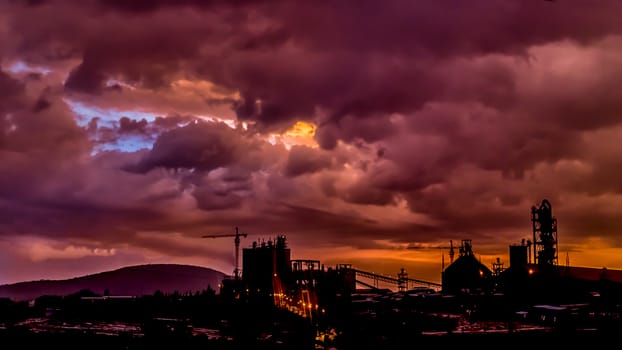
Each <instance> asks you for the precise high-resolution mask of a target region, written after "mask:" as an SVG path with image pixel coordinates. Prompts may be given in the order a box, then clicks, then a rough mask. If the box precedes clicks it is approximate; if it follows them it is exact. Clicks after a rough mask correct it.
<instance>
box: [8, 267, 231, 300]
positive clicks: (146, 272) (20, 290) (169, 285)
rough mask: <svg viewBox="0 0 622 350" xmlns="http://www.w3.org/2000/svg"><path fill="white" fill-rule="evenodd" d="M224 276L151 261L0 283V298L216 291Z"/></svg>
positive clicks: (213, 272)
mask: <svg viewBox="0 0 622 350" xmlns="http://www.w3.org/2000/svg"><path fill="white" fill-rule="evenodd" d="M225 276H226V275H225V274H224V273H222V272H220V271H216V270H213V269H210V268H205V267H200V266H192V265H178V264H150V265H136V266H128V267H123V268H120V269H117V270H112V271H106V272H100V273H96V274H91V275H85V276H81V277H75V278H71V279H65V280H39V281H28V282H19V283H13V284H5V285H0V297H3V298H10V299H13V300H32V299H35V298H37V297H39V296H42V295H60V296H64V295H69V294H73V293H76V292H78V291H80V290H83V289H90V290H91V291H93V292H95V293H97V294H101V295H103V294H104V292H105V291H106V290H107V291H108V293H109V295H124V296H127V295H131V296H141V295H146V294H153V293H154V292H155V291H157V290H159V291H161V292H163V293H173V292H175V291H177V292H179V293H187V292H196V291H201V290H204V289H206V288H207V287H208V286H210V287H211V288H213V289H215V290H218V284H219V283H220V282H221V281H222V279H223V278H224V277H225Z"/></svg>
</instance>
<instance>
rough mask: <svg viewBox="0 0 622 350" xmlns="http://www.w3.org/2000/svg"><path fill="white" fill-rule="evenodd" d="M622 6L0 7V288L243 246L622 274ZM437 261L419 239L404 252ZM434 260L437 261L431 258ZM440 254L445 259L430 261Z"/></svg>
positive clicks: (217, 254) (419, 266)
mask: <svg viewBox="0 0 622 350" xmlns="http://www.w3.org/2000/svg"><path fill="white" fill-rule="evenodd" d="M620 13H622V2H620V1H618V0H603V1H598V2H590V1H584V0H565V1H556V2H550V1H541V0H540V1H538V0H533V1H527V0H507V1H497V2H491V1H488V0H473V1H469V3H468V4H466V3H462V2H460V1H454V0H438V1H425V2H413V1H405V0H391V1H386V2H383V1H323V0H320V1H311V2H307V1H266V2H263V1H250V0H244V1H234V2H228V1H199V0H187V1H186V0H184V1H168V0H155V1H143V0H136V1H118V0H86V1H81V0H42V1H21V0H17V1H9V2H2V3H0V284H5V283H14V282H20V281H26V280H39V279H61V278H71V277H76V276H79V275H84V274H90V273H96V272H101V271H105V270H110V269H115V268H119V267H122V266H127V265H136V264H148V263H183V264H192V265H200V266H205V267H210V268H214V269H217V270H220V271H222V272H225V273H228V274H230V273H231V272H232V271H233V268H234V266H233V265H234V249H233V239H228V238H226V239H214V240H211V239H210V240H205V239H201V236H202V235H206V234H224V233H232V232H233V231H234V228H235V227H236V226H239V227H240V228H241V229H242V230H243V231H245V232H247V233H248V234H249V236H248V238H245V239H243V240H242V243H241V247H242V248H245V247H248V246H250V244H251V242H252V241H253V240H256V239H262V238H265V239H269V238H273V237H276V236H277V235H286V236H287V240H288V244H289V247H290V248H291V250H292V258H293V259H315V260H320V261H321V262H322V263H324V264H326V265H327V266H330V265H334V264H340V263H346V264H353V265H355V266H357V267H359V268H361V269H364V270H366V271H374V272H376V273H382V274H386V275H396V274H397V273H398V271H399V269H400V268H405V269H406V271H407V272H408V273H409V276H410V277H411V278H419V279H423V280H429V281H432V282H438V281H440V271H441V269H442V264H443V261H444V264H445V266H446V265H447V264H449V263H450V260H449V257H448V251H447V250H446V249H438V248H435V247H440V246H445V245H447V244H449V241H450V240H452V241H453V243H454V244H455V245H459V244H460V241H461V240H462V239H471V240H472V242H473V250H474V253H475V254H476V256H477V257H478V258H480V259H481V261H482V262H483V263H484V264H486V265H487V266H491V264H492V262H493V261H494V260H495V259H496V258H497V257H499V258H500V259H501V261H502V262H504V264H505V266H506V267H507V266H508V264H509V258H508V246H509V245H510V244H516V243H519V242H520V241H521V239H531V235H532V231H531V221H530V219H531V218H530V210H531V207H532V206H534V205H535V206H537V205H539V204H540V202H541V201H542V200H543V199H548V200H550V202H551V203H552V207H553V215H554V216H555V217H556V218H557V220H558V227H559V228H558V232H559V264H560V265H564V264H566V261H567V260H568V261H569V264H571V265H576V266H590V267H607V268H609V269H622V220H620V219H619V218H620V217H622V182H621V180H620V179H621V178H622V176H621V175H622V147H620V141H621V140H622V83H621V82H620V79H618V76H619V75H620V74H621V73H622V21H620V20H619V18H618V17H619V16H618V15H619V14H620ZM413 245H416V246H420V247H422V249H408V247H409V246H413ZM423 248H426V249H423ZM427 248H429V249H427Z"/></svg>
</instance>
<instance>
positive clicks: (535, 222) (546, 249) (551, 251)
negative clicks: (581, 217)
mask: <svg viewBox="0 0 622 350" xmlns="http://www.w3.org/2000/svg"><path fill="white" fill-rule="evenodd" d="M531 224H532V227H533V256H534V259H535V263H536V264H538V265H541V266H552V265H557V219H556V218H555V217H554V216H553V211H552V207H551V203H550V202H549V201H548V200H546V199H543V200H542V203H541V204H540V207H536V206H533V207H531Z"/></svg>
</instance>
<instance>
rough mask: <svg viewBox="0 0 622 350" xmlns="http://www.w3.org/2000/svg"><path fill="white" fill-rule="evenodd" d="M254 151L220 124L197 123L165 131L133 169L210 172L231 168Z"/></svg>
mask: <svg viewBox="0 0 622 350" xmlns="http://www.w3.org/2000/svg"><path fill="white" fill-rule="evenodd" d="M253 147H257V146H256V145H254V144H253V143H252V140H251V141H246V140H244V139H242V138H241V137H240V136H239V135H238V132H237V131H235V130H234V129H231V128H230V127H228V126H227V125H226V124H224V123H212V122H199V121H196V122H194V123H190V124H188V125H186V126H183V127H180V128H176V129H173V130H170V131H167V132H165V133H163V134H162V135H160V136H159V137H158V139H157V140H156V142H155V144H154V145H153V148H152V149H151V151H150V152H149V153H148V154H147V155H146V156H145V158H143V159H142V161H141V162H140V164H138V166H137V169H136V170H137V171H140V172H147V171H149V170H151V169H154V168H158V167H162V168H168V169H180V168H185V169H196V170H198V171H210V170H214V169H217V168H220V167H228V166H231V165H233V164H235V163H237V162H239V161H240V160H241V158H242V157H244V156H245V155H246V154H247V153H249V152H251V151H252V148H253Z"/></svg>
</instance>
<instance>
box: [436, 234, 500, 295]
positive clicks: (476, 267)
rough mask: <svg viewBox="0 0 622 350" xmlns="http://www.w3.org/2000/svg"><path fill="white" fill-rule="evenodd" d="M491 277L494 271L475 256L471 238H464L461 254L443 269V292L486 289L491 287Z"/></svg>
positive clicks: (453, 292)
mask: <svg viewBox="0 0 622 350" xmlns="http://www.w3.org/2000/svg"><path fill="white" fill-rule="evenodd" d="M491 279H492V271H491V270H490V269H489V268H488V267H486V266H485V265H484V264H482V263H481V262H480V261H479V260H477V258H475V255H474V254H473V251H472V249H471V240H462V245H461V247H460V256H459V257H458V259H456V260H455V261H454V262H453V263H452V264H451V265H449V266H448V267H447V268H446V269H445V270H444V271H443V274H442V283H443V293H448V294H455V293H461V292H470V291H476V290H484V289H487V288H488V287H489V285H490V283H491Z"/></svg>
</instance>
